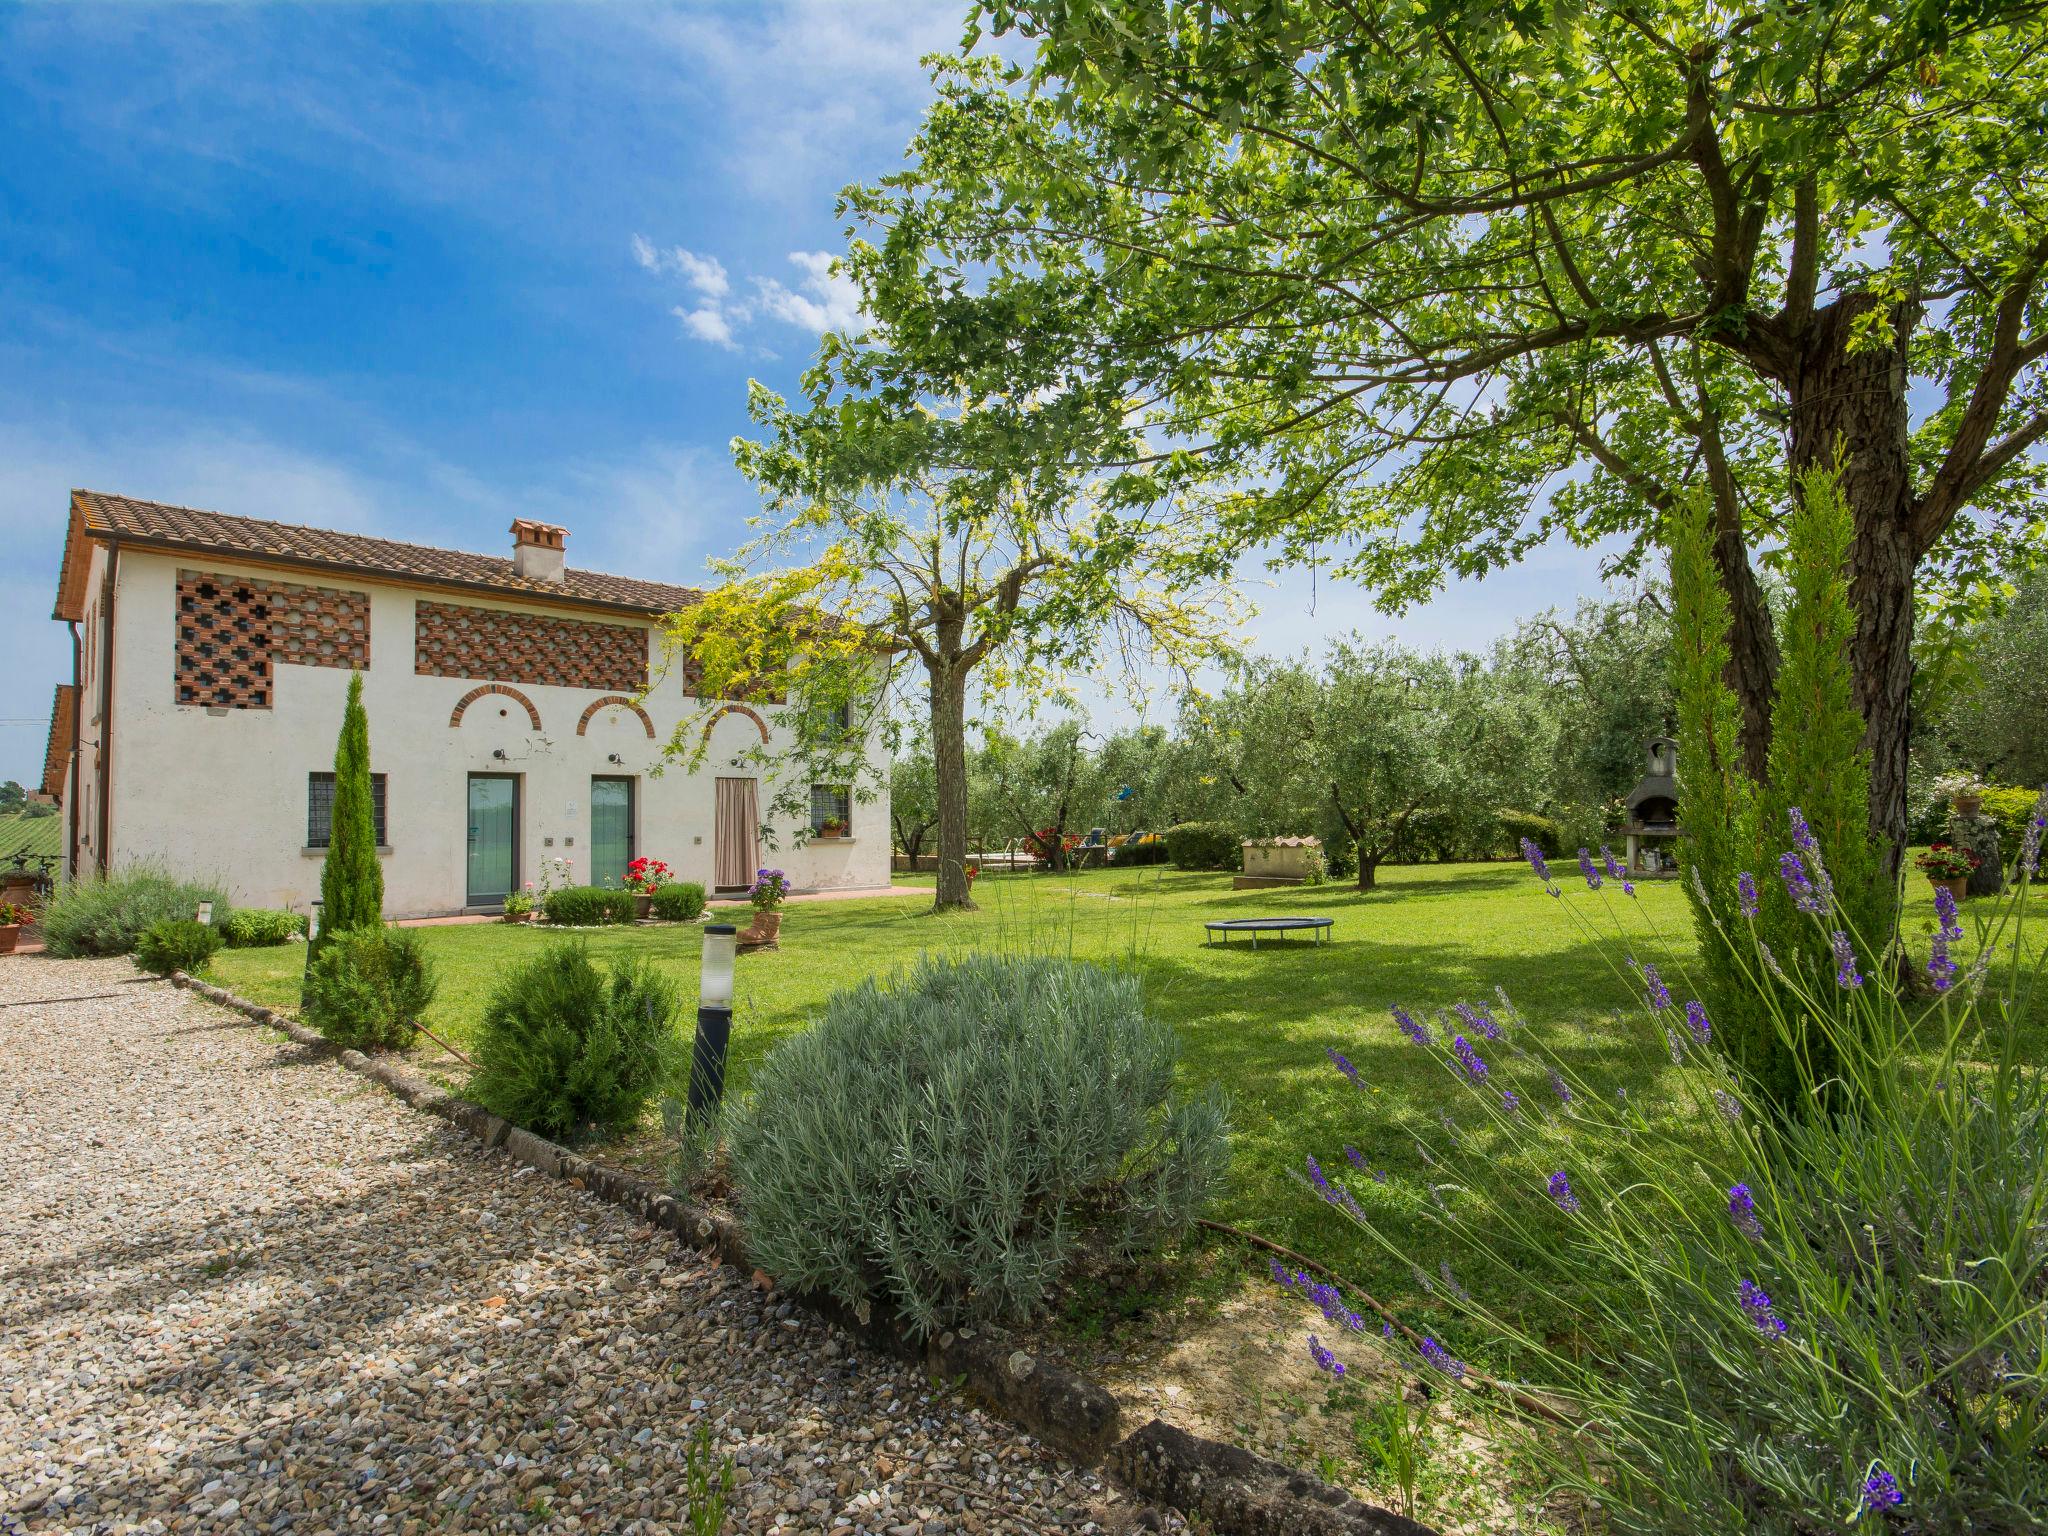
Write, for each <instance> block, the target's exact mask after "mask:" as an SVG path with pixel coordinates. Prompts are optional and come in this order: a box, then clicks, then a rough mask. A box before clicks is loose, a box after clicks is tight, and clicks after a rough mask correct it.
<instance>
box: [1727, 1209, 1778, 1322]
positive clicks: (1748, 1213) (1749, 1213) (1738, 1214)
mask: <svg viewBox="0 0 2048 1536" xmlns="http://www.w3.org/2000/svg"><path fill="white" fill-rule="evenodd" d="M1728 1217H1729V1219H1730V1220H1731V1221H1733V1222H1734V1223H1735V1225H1736V1226H1737V1227H1739V1228H1741V1230H1742V1233H1743V1235H1744V1236H1745V1237H1750V1238H1754V1239H1755V1240H1756V1241H1757V1242H1762V1241H1763V1240H1764V1224H1763V1223H1762V1222H1761V1221H1759V1220H1758V1219H1757V1214H1756V1199H1755V1197H1754V1196H1752V1195H1751V1194H1750V1192H1749V1186H1748V1185H1747V1184H1734V1185H1731V1186H1729V1189H1728ZM1747 1283H1748V1282H1747V1281H1745V1282H1744V1284H1747ZM1765 1303H1766V1305H1768V1304H1769V1298H1768V1297H1766V1298H1765ZM1744 1305H1747V1303H1746V1302H1745V1303H1744Z"/></svg>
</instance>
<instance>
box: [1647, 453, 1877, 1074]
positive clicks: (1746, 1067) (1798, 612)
mask: <svg viewBox="0 0 2048 1536" xmlns="http://www.w3.org/2000/svg"><path fill="white" fill-rule="evenodd" d="M1799 490H1800V496H1799V503H1798V506H1797V507H1796V508H1795V509H1794V511H1793V514H1792V518H1791V522H1790V526H1789V528H1788V531H1787V537H1786V546H1785V552H1786V556H1787V566H1788V569H1789V574H1790V577H1791V600H1790V602H1789V604H1788V606H1787V608H1786V611H1785V615H1784V620H1783V634H1784V659H1783V661H1782V662H1781V663H1780V665H1779V670H1778V676H1777V679H1776V682H1775V691H1774V696H1773V700H1772V708H1771V751H1770V762H1769V776H1768V778H1767V780H1766V781H1765V782H1763V783H1758V782H1757V781H1755V780H1754V779H1752V778H1751V777H1750V776H1749V774H1748V773H1747V771H1746V770H1745V769H1744V767H1743V765H1742V757H1741V751H1740V745H1739V739H1738V735H1737V728H1738V723H1739V720H1740V707H1739V705H1738V704H1737V702H1736V698H1735V695H1734V693H1733V691H1732V690H1731V689H1730V688H1729V687H1728V684H1727V682H1726V681H1725V677H1724V669H1725V668H1726V666H1727V662H1728V655H1729V650H1728V629H1729V621H1730V616H1729V609H1728V600H1727V598H1726V596H1725V595H1724V594H1723V593H1722V590H1721V585H1720V581H1719V579H1718V577H1717V576H1716V574H1715V571H1714V567H1713V538H1714V534H1713V528H1712V523H1711V513H1710V512H1709V510H1708V508H1707V507H1706V506H1705V505H1704V503H1696V504H1689V505H1686V506H1683V507H1681V508H1679V509H1677V510H1676V511H1675V513H1674V515H1673V516H1672V518H1671V520H1670V523H1669V529H1670V543H1671V586H1672V598H1673V609H1674V625H1673V629H1674V635H1675V641H1674V648H1673V660H1672V682H1673V685H1674V689H1675V691H1676V694H1677V699H1678V714H1679V760H1678V768H1679V795H1678V822H1679V829H1680V836H1679V853H1680V857H1681V859H1682V860H1683V862H1684V863H1685V864H1686V865H1687V866H1688V868H1687V881H1686V886H1687V889H1686V895H1687V898H1688V900H1690V901H1691V903H1692V905H1693V910H1694V915H1695V916H1696V917H1697V919H1698V922H1699V932H1700V940H1701V945H1700V947H1701V951H1702V957H1703V960H1704V962H1705V969H1706V973H1707V980H1708V990H1709V992H1710V994H1711V996H1710V999H1709V1001H1710V1004H1711V1008H1712V1012H1713V1016H1714V1018H1715V1020H1716V1028H1717V1033H1718V1036H1719V1038H1720V1040H1721V1041H1722V1043H1723V1044H1724V1045H1725V1046H1726V1048H1727V1049H1728V1051H1729V1053H1730V1055H1731V1056H1732V1057H1733V1058H1734V1060H1735V1063H1736V1065H1737V1067H1738V1069H1739V1070H1741V1071H1742V1073H1743V1074H1744V1075H1745V1076H1746V1077H1747V1078H1748V1079H1749V1081H1750V1082H1751V1083H1752V1085H1754V1086H1755V1087H1756V1088H1758V1089H1759V1090H1760V1091H1761V1092H1762V1093H1763V1094H1764V1095H1765V1096H1766V1097H1767V1098H1768V1099H1770V1100H1771V1101H1773V1102H1775V1103H1778V1104H1780V1105H1783V1106H1785V1107H1787V1108H1796V1107H1797V1106H1798V1105H1799V1104H1801V1103H1802V1102H1804V1101H1806V1100H1807V1099H1808V1098H1809V1096H1811V1095H1814V1094H1816V1093H1823V1094H1824V1093H1826V1092H1827V1089H1826V1085H1827V1084H1829V1082H1830V1081H1831V1079H1832V1078H1833V1077H1834V1075H1835V1052H1834V1048H1833V1045H1832V1043H1831V1042H1830V1041H1829V1040H1828V1039H1827V1037H1826V1036H1825V1034H1824V1033H1823V1032H1822V1031H1819V1030H1810V1029H1805V1028H1803V1027H1802V1022H1803V1010H1802V1008H1801V1006H1800V1005H1799V1003H1798V1002H1797V1001H1796V1000H1795V998H1794V997H1793V995H1792V994H1791V992H1790V991H1789V990H1788V989H1786V988H1784V987H1782V986H1780V985H1779V984H1778V983H1777V982H1775V981H1774V980H1773V979H1772V978H1771V977H1770V975H1769V974H1768V969H1767V968H1763V969H1761V970H1760V968H1759V959H1758V957H1757V956H1756V955H1755V953H1754V952H1753V950H1752V947H1751V939H1750V934H1749V932H1748V927H1749V922H1753V923H1754V926H1755V931H1756V936H1757V938H1759V939H1761V940H1762V941H1763V943H1764V944H1765V945H1766V946H1767V947H1768V948H1769V950H1770V952H1771V954H1772V956H1773V957H1775V959H1776V961H1777V963H1778V964H1779V965H1780V966H1782V967H1784V968H1786V969H1788V970H1791V971H1794V972H1795V973H1803V974H1804V975H1805V977H1806V978H1807V984H1808V985H1809V986H1812V985H1814V984H1815V983H1816V982H1817V983H1818V984H1819V985H1820V986H1823V987H1825V986H1828V985H1830V984H1831V978H1832V974H1833V971H1834V966H1835V961H1834V958H1833V954H1832V951H1831V948H1830V944H1829V940H1828V930H1829V929H1832V928H1833V927H1835V926H1837V925H1843V926H1845V927H1846V928H1847V929H1848V931H1849V932H1851V933H1852V934H1853V935H1854V946H1855V948H1856V950H1857V952H1858V953H1859V955H1860V956H1861V957H1862V969H1863V971H1864V972H1865V973H1872V972H1876V971H1877V970H1878V969H1879V961H1880V959H1881V956H1882V954H1883V952H1884V949H1885V946H1886V944H1887V943H1888V941H1889V939H1890V937H1891V930H1892V922H1893V912H1892V900H1891V887H1890V886H1889V884H1888V883H1887V881H1886V879H1885V875H1884V859H1883V851H1882V850H1881V849H1880V848H1878V847H1877V846H1876V844H1875V843H1873V842H1872V840H1871V837H1870V834H1869V830H1868V828H1869V805H1870V754H1869V752H1868V751H1867V750H1866V749H1865V747H1864V745H1863V739H1864V726H1863V719H1862V717H1861V716H1860V715H1859V714H1858V713H1857V711H1856V705H1855V698H1854V694H1853V692H1852V685H1851V680H1850V670H1849V645H1850V641H1851V639H1852V637H1853V636H1854V633H1855V614H1854V611H1853V610H1852V609H1851V607H1850V605H1849V583H1848V576H1847V572H1846V569H1845V562H1846V559H1847V555H1848V548H1849V537H1850V526H1849V517H1848V512H1847V508H1846V504H1845V503H1844V501H1843V499H1842V495H1841V491H1840V488H1839V486H1838V485H1837V484H1836V480H1835V476H1834V475H1833V474H1832V473H1830V472H1828V471H1827V470H1824V469H1815V470H1812V471H1809V472H1808V473H1807V474H1806V475H1804V476H1802V477H1801V480H1800V486H1799ZM1794 808H1797V809H1798V810H1799V811H1800V812H1801V815H1802V817H1803V819H1804V821H1805V823H1806V824H1807V826H1808V827H1809V828H1810V829H1811V835H1812V837H1813V838H1814V840H1815V842H1816V843H1817V845H1818V847H1819V850H1820V857H1821V861H1822V862H1823V863H1824V865H1825V867H1826V869H1827V871H1828V873H1829V875H1830V877H1831V878H1832V880H1833V884H1834V895H1835V901H1836V903H1837V904H1838V905H1837V906H1836V907H1834V908H1831V909H1830V911H1829V913H1828V914H1827V921H1826V924H1825V926H1823V925H1822V924H1817V923H1816V922H1815V921H1814V920H1813V918H1812V917H1810V916H1808V915H1807V914H1805V913H1802V912H1800V911H1799V910H1797V908H1796V907H1795V905H1794V903H1793V901H1792V898H1791V897H1790V896H1789V895H1788V894H1787V892H1786V890H1785V887H1784V885H1783V883H1782V882H1781V881H1780V879H1779V878H1778V858H1779V855H1780V854H1782V853H1783V852H1785V851H1786V850H1787V849H1789V848H1791V847H1792V846H1793V831H1792V826H1791V818H1790V812H1791V811H1792V810H1793V809H1794ZM1744 874H1747V875H1749V876H1750V878H1751V880H1752V881H1753V884H1754V891H1755V896H1754V900H1755V903H1756V913H1755V916H1754V918H1753V919H1750V920H1748V921H1745V919H1744V918H1743V917H1742V915H1741V910H1742V908H1743V906H1744V905H1745V898H1744V897H1743V896H1741V895H1740V894H1738V887H1737V882H1738V880H1739V879H1740V877H1741V876H1742V875H1744ZM1774 993H1775V996H1773V994H1774ZM1780 1020H1784V1021H1787V1022H1789V1023H1790V1024H1791V1026H1792V1028H1791V1029H1790V1031H1789V1032H1788V1031H1786V1030H1785V1029H1782V1028H1781V1027H1780V1022H1779V1021H1780Z"/></svg>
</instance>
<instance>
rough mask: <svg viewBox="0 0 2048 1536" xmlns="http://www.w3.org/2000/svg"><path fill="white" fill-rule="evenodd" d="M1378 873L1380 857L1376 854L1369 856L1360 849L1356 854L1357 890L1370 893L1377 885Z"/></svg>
mask: <svg viewBox="0 0 2048 1536" xmlns="http://www.w3.org/2000/svg"><path fill="white" fill-rule="evenodd" d="M1379 872H1380V856H1379V855H1378V854H1376V853H1375V854H1370V855H1369V854H1367V853H1366V852H1365V850H1364V849H1360V850H1359V853H1358V888H1359V889H1360V890H1361V891H1370V890H1373V889H1374V888H1375V887H1377V885H1378V884H1379Z"/></svg>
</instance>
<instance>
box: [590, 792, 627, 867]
mask: <svg viewBox="0 0 2048 1536" xmlns="http://www.w3.org/2000/svg"><path fill="white" fill-rule="evenodd" d="M632 862H633V781H632V780H631V779H592V780H591V781H590V883H591V884H592V885H607V886H622V885H624V884H625V883H626V866H627V865H628V864H630V863H632Z"/></svg>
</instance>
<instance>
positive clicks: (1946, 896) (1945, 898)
mask: <svg viewBox="0 0 2048 1536" xmlns="http://www.w3.org/2000/svg"><path fill="white" fill-rule="evenodd" d="M1934 915H1935V916H1936V917H1938V918H1940V919H1941V936H1942V937H1943V938H1944V939H1947V940H1948V941H1949V942H1950V943H1954V942H1955V941H1956V940H1957V939H1960V938H1961V937H1962V936H1963V921H1962V917H1961V915H1960V914H1959V913H1958V912H1957V911H1956V894H1955V892H1954V891H1951V890H1950V889H1949V888H1948V887H1947V886H1945V885H1937V886H1936V887H1935V888H1934Z"/></svg>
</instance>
